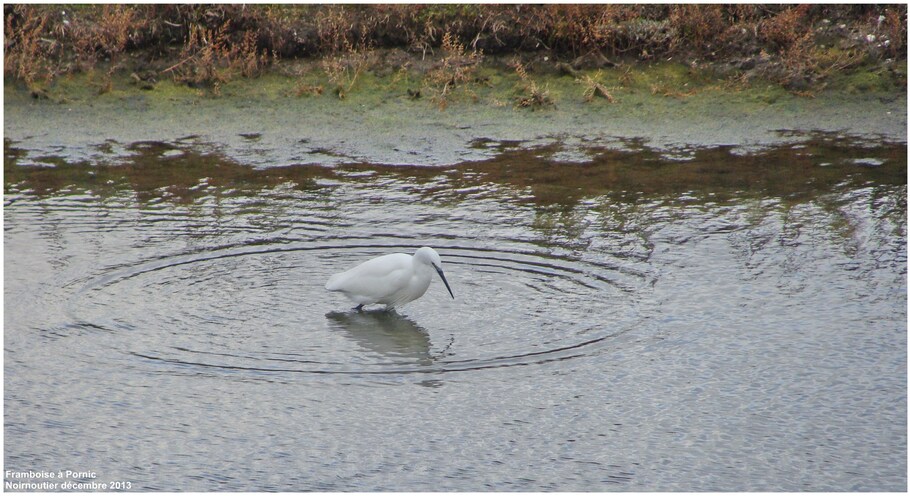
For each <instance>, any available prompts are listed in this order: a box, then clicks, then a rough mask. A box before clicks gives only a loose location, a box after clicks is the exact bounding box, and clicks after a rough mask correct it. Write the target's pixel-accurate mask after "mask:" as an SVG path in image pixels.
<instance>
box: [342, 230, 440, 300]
mask: <svg viewBox="0 0 910 496" xmlns="http://www.w3.org/2000/svg"><path fill="white" fill-rule="evenodd" d="M434 269H435V270H436V273H437V274H439V277H440V278H441V279H442V282H443V283H444V284H445V285H446V289H448V290H449V294H450V295H452V299H453V300H454V299H455V295H454V294H452V288H450V287H449V282H448V281H446V276H445V274H443V272H442V260H441V259H440V258H439V254H438V253H436V250H434V249H432V248H429V247H426V246H424V247H423V248H420V249H418V250H417V251H416V252H414V255H413V256H412V255H407V254H404V253H393V254H391V255H383V256H381V257H376V258H374V259H371V260H367V261H366V262H363V263H362V264H360V265H358V266H356V267H354V268H353V269H350V270H347V271H345V272H342V273H340V274H335V275H334V276H332V277H330V278H329V282H327V283H326V284H325V289H327V290H329V291H339V292H341V293H344V295H345V296H347V297H348V298H350V299H351V301H353V302H354V303H357V307H356V309H357V310H360V309H362V308H363V306H364V305H372V304H373V303H383V304H385V305H386V307H388V308H395V307H399V306H401V305H404V304H405V303H408V302H411V301H414V300H416V299H417V298H420V297H421V296H423V294H424V293H426V292H427V288H428V287H430V280H431V279H432V278H433V270H434Z"/></svg>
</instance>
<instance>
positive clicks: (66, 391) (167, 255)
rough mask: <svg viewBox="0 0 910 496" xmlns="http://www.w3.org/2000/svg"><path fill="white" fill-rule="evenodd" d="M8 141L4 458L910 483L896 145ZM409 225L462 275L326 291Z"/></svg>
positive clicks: (418, 486) (192, 476)
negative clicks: (314, 150)
mask: <svg viewBox="0 0 910 496" xmlns="http://www.w3.org/2000/svg"><path fill="white" fill-rule="evenodd" d="M250 139H255V137H252V138H250ZM5 145H6V146H5V150H4V152H5V153H4V155H5V161H4V163H5V195H4V215H5V236H4V241H5V250H6V252H5V253H6V255H5V261H4V265H5V274H6V275H5V291H6V292H5V296H4V297H5V317H4V319H5V321H4V324H5V329H6V332H5V352H4V353H5V398H4V401H5V446H4V450H5V460H6V469H7V470H17V471H29V470H30V471H54V472H56V471H58V470H73V471H91V472H94V473H95V475H96V477H95V478H92V477H82V478H75V479H73V480H77V479H78V480H80V481H83V482H86V481H92V480H94V481H96V482H111V481H124V482H129V483H130V489H133V490H147V491H148V490H197V491H212V490H221V491H234V490H250V491H303V490H321V491H377V490H397V491H426V490H459V491H485V490H497V491H504V490H523V491H546V490H562V491H585V490H596V491H600V490H622V491H652V490H664V491H671V490H688V491H706V490H721V491H742V490H766V491H779V490H789V491H799V490H816V491H817V490H878V491H904V490H906V488H907V480H906V473H907V466H906V460H907V452H906V446H907V431H906V414H907V384H906V370H907V354H906V349H907V327H906V318H907V315H906V308H907V301H906V288H907V286H906V268H907V261H906V241H907V240H906V230H907V209H906V201H907V197H906V195H907V186H906V174H907V169H906V164H907V155H906V147H905V145H902V144H898V145H890V144H876V145H874V146H873V145H870V144H869V143H854V142H849V141H846V140H843V139H841V138H839V137H837V136H819V137H817V138H816V139H813V140H809V141H806V142H804V143H801V144H795V145H788V146H785V147H780V148H774V149H768V150H764V151H760V152H756V153H755V154H751V155H743V154H741V153H739V152H736V153H734V152H731V150H730V149H727V148H715V149H693V150H687V151H686V152H685V154H684V156H683V157H682V158H684V160H680V157H679V156H667V155H666V154H665V153H662V152H659V151H655V150H650V149H648V148H646V147H643V146H639V145H638V144H636V143H634V142H630V143H626V146H625V147H624V150H623V151H618V150H615V149H601V148H596V147H588V148H587V149H586V151H585V156H584V157H583V160H579V158H578V157H577V156H573V157H572V160H571V161H563V155H560V154H561V149H560V147H559V146H558V145H552V146H546V147H537V148H534V147H526V146H522V145H521V144H520V143H497V142H478V143H476V146H478V147H485V148H489V149H490V150H492V151H494V152H495V153H493V155H494V158H491V159H489V160H486V161H482V162H472V163H464V164H460V165H455V166H446V167H439V168H420V167H404V166H395V167H392V166H380V165H371V164H347V165H338V166H334V167H331V168H328V167H313V166H306V167H284V168H265V169H256V168H251V167H248V166H246V165H244V164H239V163H236V162H234V161H232V160H231V159H229V158H227V157H224V156H221V155H218V154H217V153H213V152H210V151H206V150H210V149H209V148H199V147H197V146H195V145H193V144H187V143H180V142H172V143H155V142H145V143H134V144H114V146H116V147H118V148H122V149H124V150H127V151H128V153H126V154H124V155H123V156H122V157H119V158H118V160H117V162H118V163H116V164H105V163H100V164H99V163H68V162H67V161H66V160H65V159H62V158H57V159H53V160H52V159H48V158H44V159H43V160H44V161H45V162H54V163H55V166H54V167H35V166H33V165H21V164H20V162H22V163H32V162H34V157H28V152H27V151H24V150H20V149H17V148H16V146H15V143H14V142H9V141H7V142H6V143H5ZM109 145H110V144H109ZM573 153H574V154H575V155H577V152H573ZM422 245H429V246H433V247H435V248H436V249H437V250H438V251H439V253H440V254H441V256H442V259H443V263H444V266H445V269H446V274H447V277H448V279H449V282H450V283H451V286H452V289H453V291H454V293H455V297H456V299H455V300H452V299H451V298H450V297H449V296H448V294H447V292H446V290H445V288H444V286H443V285H442V284H441V283H440V281H438V280H436V281H434V282H433V284H432V285H431V286H430V289H429V291H428V292H427V294H426V295H425V296H424V297H423V298H421V299H419V300H417V301H415V302H413V303H411V304H409V305H408V306H406V307H404V308H403V309H401V310H399V311H398V312H396V313H388V312H384V311H377V310H371V311H367V312H363V313H358V312H354V311H352V310H351V307H352V306H353V304H352V303H350V302H348V301H346V300H345V299H344V298H343V297H342V296H341V295H339V294H337V293H329V292H327V291H325V290H324V289H323V285H324V283H325V280H326V279H327V278H328V277H329V276H330V275H331V274H333V273H335V272H338V271H341V270H344V269H346V268H348V267H350V266H352V265H353V264H356V263H358V262H360V261H362V260H365V259H368V258H370V257H373V256H376V255H379V254H384V253H389V252H395V251H403V252H411V251H413V250H414V249H415V248H417V247H419V246H422ZM6 480H7V482H9V481H10V480H11V479H10V478H9V477H7V479H6ZM12 480H15V481H17V482H23V481H27V482H35V481H40V480H45V479H41V478H27V477H26V478H18V479H12ZM48 480H49V479H48Z"/></svg>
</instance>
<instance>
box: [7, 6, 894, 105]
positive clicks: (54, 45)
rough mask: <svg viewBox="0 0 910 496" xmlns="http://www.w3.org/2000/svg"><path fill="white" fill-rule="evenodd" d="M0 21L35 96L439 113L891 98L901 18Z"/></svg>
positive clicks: (581, 12) (402, 12) (150, 15)
mask: <svg viewBox="0 0 910 496" xmlns="http://www.w3.org/2000/svg"><path fill="white" fill-rule="evenodd" d="M4 22H5V26H6V30H5V39H4V43H5V48H6V57H5V60H4V74H5V77H6V78H7V81H8V82H9V81H13V82H17V83H20V84H22V85H23V86H24V87H25V88H27V89H28V91H30V92H31V93H32V95H33V96H34V97H36V98H44V97H52V98H53V97H54V95H55V94H56V95H58V96H57V97H58V98H66V95H62V96H61V95H60V92H61V91H62V90H63V89H64V88H66V87H67V86H68V85H69V86H72V84H73V82H74V81H75V82H79V83H85V84H86V85H87V87H88V88H90V90H91V91H93V92H95V93H96V94H103V93H107V92H111V91H116V90H118V89H122V88H124V87H126V88H137V89H140V90H158V91H160V90H162V89H164V88H166V87H170V86H172V85H176V86H185V87H188V88H190V89H194V90H198V91H199V92H201V93H203V94H206V95H213V96H217V95H219V94H221V93H222V92H223V91H224V90H225V88H226V87H227V86H229V85H230V84H232V82H236V81H238V80H245V79H253V78H260V79H261V78H262V76H264V75H268V76H269V77H267V78H265V79H262V81H263V82H266V81H275V80H276V79H275V78H274V77H272V76H276V75H277V76H278V77H279V79H280V80H281V81H282V83H281V84H283V85H284V86H285V88H284V89H283V91H285V92H288V93H291V94H293V95H295V96H300V97H306V96H318V95H329V96H334V97H337V98H342V99H344V98H347V97H348V96H349V95H350V94H351V93H353V92H356V91H358V90H359V89H360V88H363V87H364V86H367V85H368V84H369V82H370V81H373V82H376V81H381V82H382V88H384V89H385V90H388V91H390V92H393V93H394V94H396V95H397V94H402V95H407V96H408V97H410V98H414V99H420V98H424V99H427V100H429V101H431V102H432V103H433V104H435V105H437V106H439V107H440V108H445V107H446V106H448V105H449V104H450V103H452V102H453V101H458V100H461V99H467V100H475V101H476V100H477V99H479V98H481V97H482V96H483V95H487V98H486V100H487V101H489V102H491V103H493V104H496V105H498V104H509V105H515V106H517V107H531V108H541V107H547V106H549V105H552V104H553V103H555V102H557V101H558V99H559V97H562V96H563V95H566V94H568V95H570V96H571V97H573V98H574V97H578V98H583V99H586V100H595V99H597V100H603V101H606V102H614V101H617V100H618V99H619V98H620V97H621V96H622V95H623V94H624V92H627V91H628V90H629V89H630V88H631V89H633V90H634V91H642V90H644V91H646V92H649V93H651V94H655V95H662V96H667V97H675V98H685V97H687V96H689V95H691V94H693V93H694V92H697V91H699V88H705V87H712V88H714V87H721V88H724V89H732V90H739V89H745V88H750V87H753V86H760V87H762V88H765V87H767V85H768V84H771V85H775V86H777V87H779V88H780V89H781V91H789V92H791V93H795V94H798V95H802V96H813V95H814V94H815V93H817V92H818V91H821V90H823V89H825V88H831V87H834V88H836V89H847V90H850V91H866V90H880V91H905V89H904V88H905V87H906V54H907V51H906V32H907V8H906V5H838V6H825V5H812V6H805V5H804V6H793V5H536V6H530V5H521V6H519V5H432V6H426V5H373V6H338V5H335V6H321V5H296V6H266V5H247V6H241V5H219V6H209V5H192V6H189V5H137V6H126V5H90V6H74V5H67V6H48V5H6V6H5V7H4ZM550 76H555V80H558V81H562V82H563V83H564V85H565V86H566V87H567V88H571V89H570V90H566V89H564V88H554V86H552V85H551V83H550V81H553V80H554V78H552V77H550ZM503 83H507V84H506V85H507V87H508V89H509V91H507V92H502V91H500V92H498V93H496V95H493V96H489V94H490V92H489V88H491V87H496V86H497V85H498V84H499V85H501V84H503ZM563 83H558V82H557V83H552V84H553V85H556V86H559V85H560V84H563ZM374 89H375V88H374Z"/></svg>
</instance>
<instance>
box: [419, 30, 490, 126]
mask: <svg viewBox="0 0 910 496" xmlns="http://www.w3.org/2000/svg"><path fill="white" fill-rule="evenodd" d="M441 48H442V51H443V53H444V54H445V56H444V57H443V59H442V61H441V62H440V63H439V64H438V65H437V66H436V67H435V68H434V69H432V70H430V71H429V72H428V73H427V75H426V82H427V83H428V84H429V86H430V89H431V90H432V92H433V93H434V94H433V96H432V97H431V100H432V101H433V102H434V103H436V105H437V106H439V108H440V110H445V109H446V107H448V105H449V99H450V97H451V96H452V92H453V91H454V90H455V89H456V88H463V89H464V91H465V92H466V93H467V94H468V95H470V96H471V97H472V99H474V100H476V99H477V94H476V93H474V92H473V91H472V90H471V89H470V84H471V83H473V82H475V81H476V80H477V78H476V72H477V67H478V65H479V64H480V62H481V61H482V60H483V51H482V50H476V49H472V50H471V51H470V52H468V51H467V48H466V47H465V45H464V43H461V42H460V41H458V38H457V37H456V36H455V35H453V34H452V33H450V32H449V31H446V32H445V34H443V35H442V46H441Z"/></svg>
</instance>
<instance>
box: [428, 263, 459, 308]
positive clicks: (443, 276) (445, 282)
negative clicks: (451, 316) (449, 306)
mask: <svg viewBox="0 0 910 496" xmlns="http://www.w3.org/2000/svg"><path fill="white" fill-rule="evenodd" d="M433 268H434V269H436V273H437V274H439V278H440V279H442V282H443V284H445V285H446V289H448V290H449V294H450V295H452V299H453V300H454V299H455V295H454V294H452V288H450V287H449V281H446V275H445V274H443V273H442V269H440V268H439V267H438V266H437V265H436V264H433Z"/></svg>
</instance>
